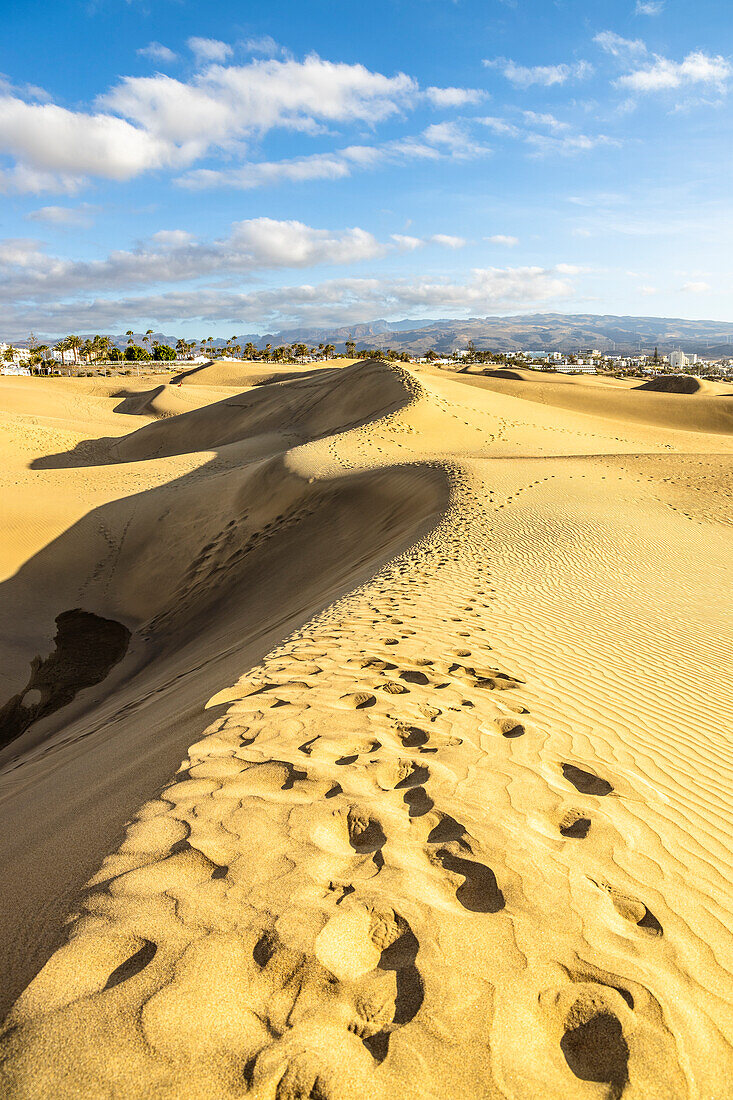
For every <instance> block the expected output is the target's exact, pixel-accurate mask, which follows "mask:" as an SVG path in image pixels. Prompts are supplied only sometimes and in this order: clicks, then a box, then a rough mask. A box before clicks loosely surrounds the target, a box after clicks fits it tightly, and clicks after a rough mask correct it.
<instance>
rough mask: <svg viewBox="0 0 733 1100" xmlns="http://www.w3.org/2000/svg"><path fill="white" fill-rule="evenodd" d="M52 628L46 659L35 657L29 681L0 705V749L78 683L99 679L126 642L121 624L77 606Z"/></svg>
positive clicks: (64, 700)
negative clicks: (52, 638) (51, 640)
mask: <svg viewBox="0 0 733 1100" xmlns="http://www.w3.org/2000/svg"><path fill="white" fill-rule="evenodd" d="M56 628H57V630H56V637H55V638H54V644H55V649H54V651H53V653H51V654H50V656H48V657H46V658H45V660H44V659H43V658H41V657H34V659H33V661H32V662H31V672H30V676H29V678H28V683H27V684H26V685H25V687H24V688H23V690H22V691H20V692H18V694H17V695H14V696H13V697H12V699H9V700H8V702H7V703H6V704H5V705H4V706H3V707H2V708H1V709H0V748H5V746H6V745H9V744H10V742H11V741H14V740H15V738H16V737H19V736H20V734H21V733H24V732H25V731H26V730H27V729H28V728H29V727H30V726H31V725H32V724H33V723H34V722H36V721H37V720H38V719H39V718H45V717H46V716H47V715H49V714H53V713H54V711H57V710H59V709H60V708H61V707H65V706H66V705H67V704H68V703H70V702H72V700H73V699H74V698H75V696H76V695H77V693H78V692H79V691H81V690H82V689H83V688H87V687H92V686H93V685H94V684H99V683H101V681H102V680H104V679H105V677H106V676H107V674H108V673H109V672H110V670H111V669H112V668H114V666H115V665H116V664H118V663H119V662H120V661H121V660H122V658H123V657H124V656H125V654H126V653H127V647H128V645H129V644H130V631H129V630H128V629H127V627H126V626H123V624H122V623H118V622H115V620H114V619H103V618H101V617H100V616H99V615H93V614H92V613H91V612H89V611H82V610H81V609H80V608H76V610H74V611H64V612H63V613H62V614H61V615H58V616H57V618H56Z"/></svg>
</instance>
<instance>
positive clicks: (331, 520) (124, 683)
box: [0, 364, 448, 1014]
mask: <svg viewBox="0 0 733 1100" xmlns="http://www.w3.org/2000/svg"><path fill="white" fill-rule="evenodd" d="M342 376H346V377H342ZM291 387H294V388H295V390H296V392H295V394H292V393H289V392H288V391H289V390H290V389H291ZM240 396H244V397H246V398H247V400H246V401H239V402H237V401H236V400H234V401H233V402H219V403H217V405H215V406H209V407H205V408H202V409H198V410H195V411H194V412H192V413H187V414H182V415H180V416H178V417H173V418H170V419H168V420H165V421H156V422H154V423H151V424H147V425H145V426H144V427H142V428H141V429H139V430H138V431H136V432H133V433H132V434H131V435H130V436H128V437H126V439H123V440H122V441H116V442H117V443H118V446H119V447H120V450H121V451H122V454H121V455H120V456H119V457H118V458H117V459H115V460H114V461H121V462H134V461H135V460H136V458H138V457H144V458H148V457H154V456H155V454H156V453H157V454H160V453H167V454H182V453H186V452H188V451H192V450H195V449H197V448H200V449H201V450H203V451H208V452H213V455H211V456H208V455H207V456H206V458H207V461H205V462H203V464H202V465H199V466H197V468H196V469H195V470H192V471H190V472H187V473H185V474H183V475H181V476H179V477H176V478H174V479H173V480H171V481H168V482H165V483H164V484H157V485H154V486H153V487H151V488H148V489H145V490H143V491H141V492H139V493H135V494H132V495H130V496H125V497H122V498H121V499H118V500H115V501H112V502H110V503H107V504H104V505H102V506H100V507H98V508H95V509H93V510H92V511H91V512H89V513H88V514H87V515H85V516H84V517H83V518H82V519H80V520H79V521H78V522H76V523H74V524H73V525H72V526H71V527H69V529H68V530H66V531H65V532H64V533H63V534H61V535H60V536H59V537H58V538H56V539H54V540H53V541H52V542H51V543H49V544H48V545H47V546H46V547H44V548H43V549H42V550H41V551H39V552H38V553H37V554H35V555H34V556H33V557H32V558H31V559H30V560H29V561H28V562H27V563H26V564H24V565H23V566H22V567H21V568H20V569H19V570H18V571H17V573H16V574H15V575H14V576H12V577H11V578H9V579H8V580H7V581H5V582H4V583H3V584H1V585H0V608H1V609H2V610H0V652H2V656H3V662H2V683H3V689H2V695H3V698H4V699H9V698H12V697H13V696H16V695H18V696H20V699H21V700H23V699H24V697H25V696H26V694H27V691H28V690H29V681H28V667H29V665H30V664H31V662H33V661H34V659H36V660H37V662H40V663H39V664H38V667H39V668H45V670H46V672H49V675H50V676H51V679H53V675H52V674H53V671H54V666H53V661H51V662H50V664H49V658H46V660H45V664H44V661H43V658H42V657H40V656H39V655H42V654H51V652H52V651H53V649H54V637H55V635H56V633H57V624H56V619H57V617H58V616H59V615H60V613H61V612H63V611H64V609H67V608H75V609H79V613H83V614H85V615H88V616H92V617H94V618H96V619H99V620H106V621H108V622H113V623H114V624H118V625H119V626H120V627H121V631H123V632H125V633H127V632H129V646H128V647H127V649H126V653H125V655H124V656H123V657H122V659H120V660H119V661H118V663H116V664H113V663H110V666H109V670H108V671H107V674H106V677H105V678H103V679H101V680H99V681H97V682H95V681H94V680H93V678H92V679H91V680H89V679H88V680H87V683H81V682H79V681H78V677H77V684H76V686H77V689H78V690H77V692H76V694H75V695H74V697H73V698H71V699H70V700H69V701H68V702H65V703H62V704H61V705H60V707H59V709H57V710H55V712H54V713H46V714H45V715H41V714H39V715H37V716H33V718H32V720H31V722H30V724H29V725H28V727H27V728H26V729H25V731H24V732H22V733H20V736H18V737H17V738H16V739H15V741H14V742H13V743H12V744H11V745H10V746H8V747H7V748H6V749H5V750H4V752H3V753H2V754H0V776H1V777H2V792H3V817H4V825H5V829H4V833H3V838H2V839H0V866H1V867H2V870H3V880H4V890H3V901H4V904H3V907H2V916H0V970H2V972H3V974H4V977H5V982H4V989H3V994H2V996H3V1002H2V1003H1V1004H0V1014H1V1013H2V1011H4V1009H5V1008H7V1007H8V1006H9V1004H10V1003H12V1001H13V1000H14V998H15V997H16V996H17V994H18V993H19V992H20V990H21V989H22V988H24V987H25V985H27V983H28V982H29V981H30V980H31V979H32V978H33V977H34V975H35V974H36V973H37V972H38V970H39V969H40V968H41V966H43V964H44V963H45V961H46V960H47V959H48V957H49V956H50V954H51V953H52V952H53V951H54V950H55V948H56V947H57V946H58V944H59V943H60V941H61V936H62V931H63V921H64V918H65V917H66V916H67V914H68V913H69V912H70V911H71V910H72V909H73V906H74V903H75V899H76V898H77V897H78V895H79V893H80V891H81V890H82V888H83V886H84V883H85V882H86V881H87V880H88V878H89V877H90V875H91V874H92V873H93V872H94V870H95V869H96V868H97V866H98V865H99V863H100V862H101V860H102V858H103V857H104V855H105V854H106V853H107V852H108V851H110V850H113V849H114V848H116V847H117V845H118V844H119V843H120V841H121V838H122V835H123V829H124V825H125V823H126V822H127V821H128V820H129V818H130V816H131V815H132V814H133V813H134V812H135V810H136V809H137V808H138V807H139V805H140V804H142V803H143V802H144V801H146V800H148V799H150V798H152V797H155V795H156V793H157V792H158V791H159V789H160V788H161V786H162V785H164V784H165V783H167V782H168V781H169V780H170V778H171V776H172V774H173V773H174V772H175V770H176V768H177V766H178V764H179V762H180V760H181V758H182V757H183V756H184V755H185V753H186V751H187V749H188V746H189V745H190V744H191V743H192V742H193V741H195V740H196V739H198V737H199V736H200V734H201V733H202V731H203V730H204V729H205V728H206V727H207V726H208V725H209V724H210V723H211V722H212V721H213V720H214V719H215V717H216V713H217V712H216V709H214V710H212V709H209V710H207V711H205V710H204V708H205V705H206V703H207V701H208V699H210V698H211V697H212V696H213V695H215V694H216V693H217V692H219V691H221V690H222V689H223V688H225V687H228V686H229V685H231V684H232V683H235V682H236V680H237V679H238V678H239V677H240V676H241V675H242V674H243V673H244V672H246V670H247V669H248V668H250V667H251V666H252V665H253V664H255V663H256V662H257V661H258V660H259V659H260V658H261V657H262V656H263V655H264V654H265V653H266V652H268V651H269V650H270V649H272V647H273V646H274V645H275V644H277V642H278V641H280V640H281V639H282V638H283V637H285V636H287V635H288V634H289V633H290V632H291V631H292V630H294V629H296V628H297V627H299V626H301V625H302V624H303V623H304V622H306V621H308V619H310V618H311V617H312V616H313V615H314V614H315V613H316V612H318V611H319V610H321V609H322V608H323V607H325V606H328V605H329V604H330V603H332V602H333V600H334V599H336V598H338V597H339V596H341V595H342V594H344V593H345V592H348V591H351V590H352V589H353V588H354V587H355V586H357V585H359V584H361V583H363V582H364V581H366V580H367V579H368V578H369V577H371V576H372V575H373V574H374V572H375V571H376V570H377V569H379V568H380V567H381V565H382V564H384V562H385V561H388V560H389V559H390V558H392V557H393V556H394V555H395V554H397V553H399V552H401V551H402V550H403V549H404V548H405V547H406V546H409V545H411V544H412V543H413V542H414V541H415V540H416V539H417V538H419V537H421V536H422V535H423V534H425V533H427V532H428V531H429V530H431V529H432V528H433V526H434V525H435V523H436V522H437V520H438V518H439V517H440V515H441V514H442V511H443V509H444V508H445V506H446V503H447V497H448V486H447V479H446V476H445V473H444V471H443V470H442V469H437V468H434V467H416V466H409V467H405V466H393V467H387V468H385V469H381V470H375V471H367V472H362V473H359V472H357V473H345V474H344V475H343V476H339V477H336V478H329V479H320V478H319V477H318V476H317V471H314V475H315V476H313V477H306V476H300V475H298V474H296V473H294V472H293V471H292V469H290V468H289V466H288V463H287V461H286V455H285V453H284V450H283V440H285V444H284V446H285V447H287V446H288V445H289V442H290V433H288V435H285V436H281V437H280V446H281V451H280V452H276V451H275V450H274V446H275V444H274V442H273V444H272V446H271V452H270V453H269V455H267V456H265V457H259V456H257V457H255V459H254V460H253V459H252V458H251V457H250V456H249V454H248V450H251V449H252V443H253V436H254V437H255V438H257V437H258V436H259V435H261V434H262V433H263V432H264V431H266V430H267V431H269V433H270V434H271V435H272V436H273V439H274V432H275V429H276V424H277V423H278V420H277V417H278V414H279V418H280V419H279V423H280V424H281V425H283V424H284V425H287V426H288V427H289V424H288V419H289V418H290V417H293V418H294V419H296V420H297V422H298V427H297V435H298V438H302V439H307V438H319V437H322V436H324V435H327V434H329V433H331V434H337V433H338V432H341V431H344V430H346V428H348V427H350V426H351V424H352V422H355V421H357V420H359V418H358V417H357V412H358V408H359V406H361V408H362V411H363V414H364V416H362V418H361V420H360V422H362V421H363V420H364V418H366V419H367V420H370V419H374V418H375V417H377V416H378V415H380V410H381V409H390V408H394V407H396V406H398V405H400V403H402V404H404V403H405V401H406V392H405V389H404V386H403V384H402V382H401V380H400V378H399V375H398V374H397V373H396V372H394V371H392V370H390V369H389V368H386V367H384V366H380V365H378V364H371V365H370V364H366V365H360V369H359V370H357V371H353V370H352V368H344V370H343V371H341V372H339V377H337V378H333V377H329V378H326V379H324V378H323V376H321V378H320V380H319V384H318V385H316V384H315V383H312V387H311V390H310V392H308V391H307V390H306V389H304V388H303V386H302V385H301V381H300V380H298V381H294V382H293V383H290V384H288V385H285V386H279V387H277V388H276V396H275V398H273V396H272V393H271V392H268V388H267V387H264V388H262V389H261V390H258V391H257V392H256V393H249V394H245V395H240ZM207 408H208V409H213V413H212V414H210V415H207ZM222 419H223V420H224V421H225V423H224V425H222ZM176 424H177V425H178V433H177V434H178V436H179V437H180V438H178V439H177V440H176V432H171V428H173V427H174V426H175V425H176ZM220 439H223V442H221V443H219V442H217V441H218V440H220ZM230 441H231V442H230ZM96 442H97V443H98V444H99V443H100V442H101V443H105V442H106V441H96ZM255 449H256V448H255ZM76 450H77V449H75V452H76ZM75 452H70V453H67V454H65V455H58V456H55V458H56V462H44V463H37V464H36V467H38V465H42V466H43V465H45V466H46V468H48V467H49V466H50V467H51V468H53V467H54V466H56V467H61V466H65V465H74V464H77V465H80V464H81V461H80V458H81V456H79V460H78V461H77V462H76V463H75V462H74V458H75ZM102 663H104V662H102ZM77 671H79V670H78V669H77ZM57 688H59V685H58V684H54V683H49V684H45V682H44V690H46V691H47V692H49V693H50V694H53V693H54V692H56V696H57V697H58V691H57V690H56V689H57ZM33 699H35V697H34V696H32V697H31V700H33ZM26 701H28V700H27V699H26ZM26 717H28V715H26Z"/></svg>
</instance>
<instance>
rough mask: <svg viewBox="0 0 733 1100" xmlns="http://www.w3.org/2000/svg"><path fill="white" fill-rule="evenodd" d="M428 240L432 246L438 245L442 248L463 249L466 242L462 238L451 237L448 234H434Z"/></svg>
mask: <svg viewBox="0 0 733 1100" xmlns="http://www.w3.org/2000/svg"><path fill="white" fill-rule="evenodd" d="M430 240H431V241H432V242H433V243H434V244H440V245H442V246H443V248H453V249H457V248H465V246H466V241H465V239H464V238H463V237H452V236H451V235H450V233H434V234H433V236H432V237H431V238H430Z"/></svg>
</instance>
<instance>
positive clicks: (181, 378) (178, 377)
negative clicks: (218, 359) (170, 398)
mask: <svg viewBox="0 0 733 1100" xmlns="http://www.w3.org/2000/svg"><path fill="white" fill-rule="evenodd" d="M213 362H214V360H213V359H207V360H206V362H205V363H197V364H196V366H195V367H191V368H190V369H189V370H183V371H181V373H180V374H174V375H173V377H172V378H171V384H173V385H177V384H178V383H179V382H185V380H186V379H187V378H190V377H191V375H192V374H198V373H199V371H202V370H204V368H205V367H210V366H211V364H212V363H213Z"/></svg>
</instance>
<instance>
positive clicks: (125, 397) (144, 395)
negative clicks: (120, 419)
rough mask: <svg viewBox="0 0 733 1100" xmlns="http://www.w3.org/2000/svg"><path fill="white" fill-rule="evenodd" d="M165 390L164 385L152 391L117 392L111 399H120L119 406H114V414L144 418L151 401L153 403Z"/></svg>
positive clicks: (155, 387)
mask: <svg viewBox="0 0 733 1100" xmlns="http://www.w3.org/2000/svg"><path fill="white" fill-rule="evenodd" d="M164 390H165V386H164V385H160V386H154V387H153V389H152V390H142V391H141V390H118V391H117V393H113V394H112V396H113V397H121V398H122V401H120V403H119V405H115V407H114V411H115V412H116V413H125V414H126V415H127V416H144V415H145V413H146V411H147V407H148V405H149V404H150V402H151V401H154V400H155V398H156V397H158V396H159V395H160V394H161V393H163V391H164Z"/></svg>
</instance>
